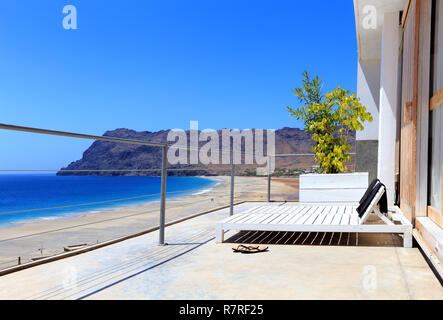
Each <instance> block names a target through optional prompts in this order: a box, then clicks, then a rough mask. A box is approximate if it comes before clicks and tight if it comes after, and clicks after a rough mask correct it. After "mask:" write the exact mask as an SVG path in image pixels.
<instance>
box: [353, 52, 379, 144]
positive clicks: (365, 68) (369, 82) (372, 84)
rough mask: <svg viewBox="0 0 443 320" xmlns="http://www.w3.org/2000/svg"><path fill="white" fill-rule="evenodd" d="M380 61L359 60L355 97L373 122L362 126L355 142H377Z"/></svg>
mask: <svg viewBox="0 0 443 320" xmlns="http://www.w3.org/2000/svg"><path fill="white" fill-rule="evenodd" d="M380 63H381V61H380V60H359V62H358V72H357V97H358V98H360V102H361V103H362V104H363V105H364V106H365V107H366V109H367V110H368V111H369V112H370V113H371V114H372V118H373V121H372V122H371V123H369V122H366V123H365V124H364V126H365V129H364V130H363V131H358V132H357V140H378V119H379V111H378V110H379V102H380Z"/></svg>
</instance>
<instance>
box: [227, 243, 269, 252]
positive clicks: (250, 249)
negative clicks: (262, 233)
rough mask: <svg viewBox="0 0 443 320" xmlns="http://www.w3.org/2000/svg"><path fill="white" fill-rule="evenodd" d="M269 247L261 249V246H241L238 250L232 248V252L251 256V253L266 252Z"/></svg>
mask: <svg viewBox="0 0 443 320" xmlns="http://www.w3.org/2000/svg"><path fill="white" fill-rule="evenodd" d="M268 249H269V247H265V248H260V247H259V246H256V247H253V246H249V247H247V246H244V245H239V246H238V247H237V248H232V250H234V252H240V253H246V254H250V253H259V252H266V251H268Z"/></svg>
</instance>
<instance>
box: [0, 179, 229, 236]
mask: <svg viewBox="0 0 443 320" xmlns="http://www.w3.org/2000/svg"><path fill="white" fill-rule="evenodd" d="M196 178H200V179H206V180H210V181H212V182H213V185H211V186H210V187H202V188H198V187H197V188H194V189H190V190H189V191H183V192H176V193H177V194H178V195H174V191H171V193H170V194H171V196H170V197H168V192H167V193H166V200H167V201H174V200H178V199H185V198H188V197H192V196H193V195H198V194H204V193H207V192H211V190H213V189H214V188H216V187H217V186H218V185H219V184H221V183H223V180H220V179H216V178H211V177H203V176H202V177H196ZM156 197H159V195H156ZM156 203H160V199H157V198H155V199H152V200H146V201H140V200H139V201H133V202H129V203H124V204H115V205H109V206H103V207H94V208H89V209H85V210H78V211H77V210H75V211H66V212H60V213H59V214H56V215H53V216H49V217H48V216H42V217H35V218H27V219H18V220H17V221H10V222H0V232H1V230H4V229H9V228H14V227H19V226H22V225H26V224H29V223H38V222H42V221H43V222H44V221H54V220H59V219H72V218H76V217H79V216H83V215H89V214H102V213H106V212H112V211H116V210H127V209H133V208H140V207H144V206H149V205H152V204H156ZM73 207H75V206H73ZM85 207H87V206H85ZM49 210H50V209H49ZM36 211H37V210H36ZM42 211H43V210H42Z"/></svg>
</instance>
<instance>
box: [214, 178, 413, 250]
mask: <svg viewBox="0 0 443 320" xmlns="http://www.w3.org/2000/svg"><path fill="white" fill-rule="evenodd" d="M384 192H385V188H384V187H381V188H380V190H379V191H378V192H377V194H376V195H375V196H374V198H373V200H372V201H371V204H370V205H369V206H368V208H367V209H366V211H365V212H364V214H363V215H362V217H361V218H360V217H359V215H358V213H357V211H356V206H352V205H332V206H326V205H322V206H318V205H302V204H301V205H299V206H275V205H272V204H271V205H261V206H257V207H253V208H251V209H249V210H248V211H247V212H246V213H242V214H238V215H234V216H232V217H229V218H227V219H225V220H223V221H221V222H218V223H217V224H216V241H217V243H222V242H223V241H224V232H225V230H238V231H282V232H351V233H399V234H403V245H404V247H405V248H411V247H412V225H411V223H410V222H409V221H408V220H407V219H406V218H405V217H404V215H403V213H402V212H401V210H400V208H398V207H396V206H395V207H392V208H390V210H389V211H390V213H389V214H388V216H386V215H384V214H382V213H380V210H379V208H378V202H379V200H380V198H381V197H382V195H383V193H384ZM371 214H375V215H377V216H378V217H379V218H380V219H381V220H382V221H383V222H384V224H365V223H366V221H367V220H368V218H369V216H370V215H371Z"/></svg>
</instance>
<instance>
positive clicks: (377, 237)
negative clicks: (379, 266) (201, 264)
mask: <svg viewBox="0 0 443 320" xmlns="http://www.w3.org/2000/svg"><path fill="white" fill-rule="evenodd" d="M225 242H226V243H236V244H237V243H238V244H271V245H305V246H308V245H309V246H363V247H367V246H372V247H374V246H377V247H403V238H402V237H401V236H399V235H398V234H367V233H365V234H357V233H348V232H345V233H337V232H335V233H325V232H284V231H280V232H275V231H272V232H271V231H241V232H239V233H237V234H235V235H234V236H232V237H230V238H229V239H227V240H226V241H225Z"/></svg>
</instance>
